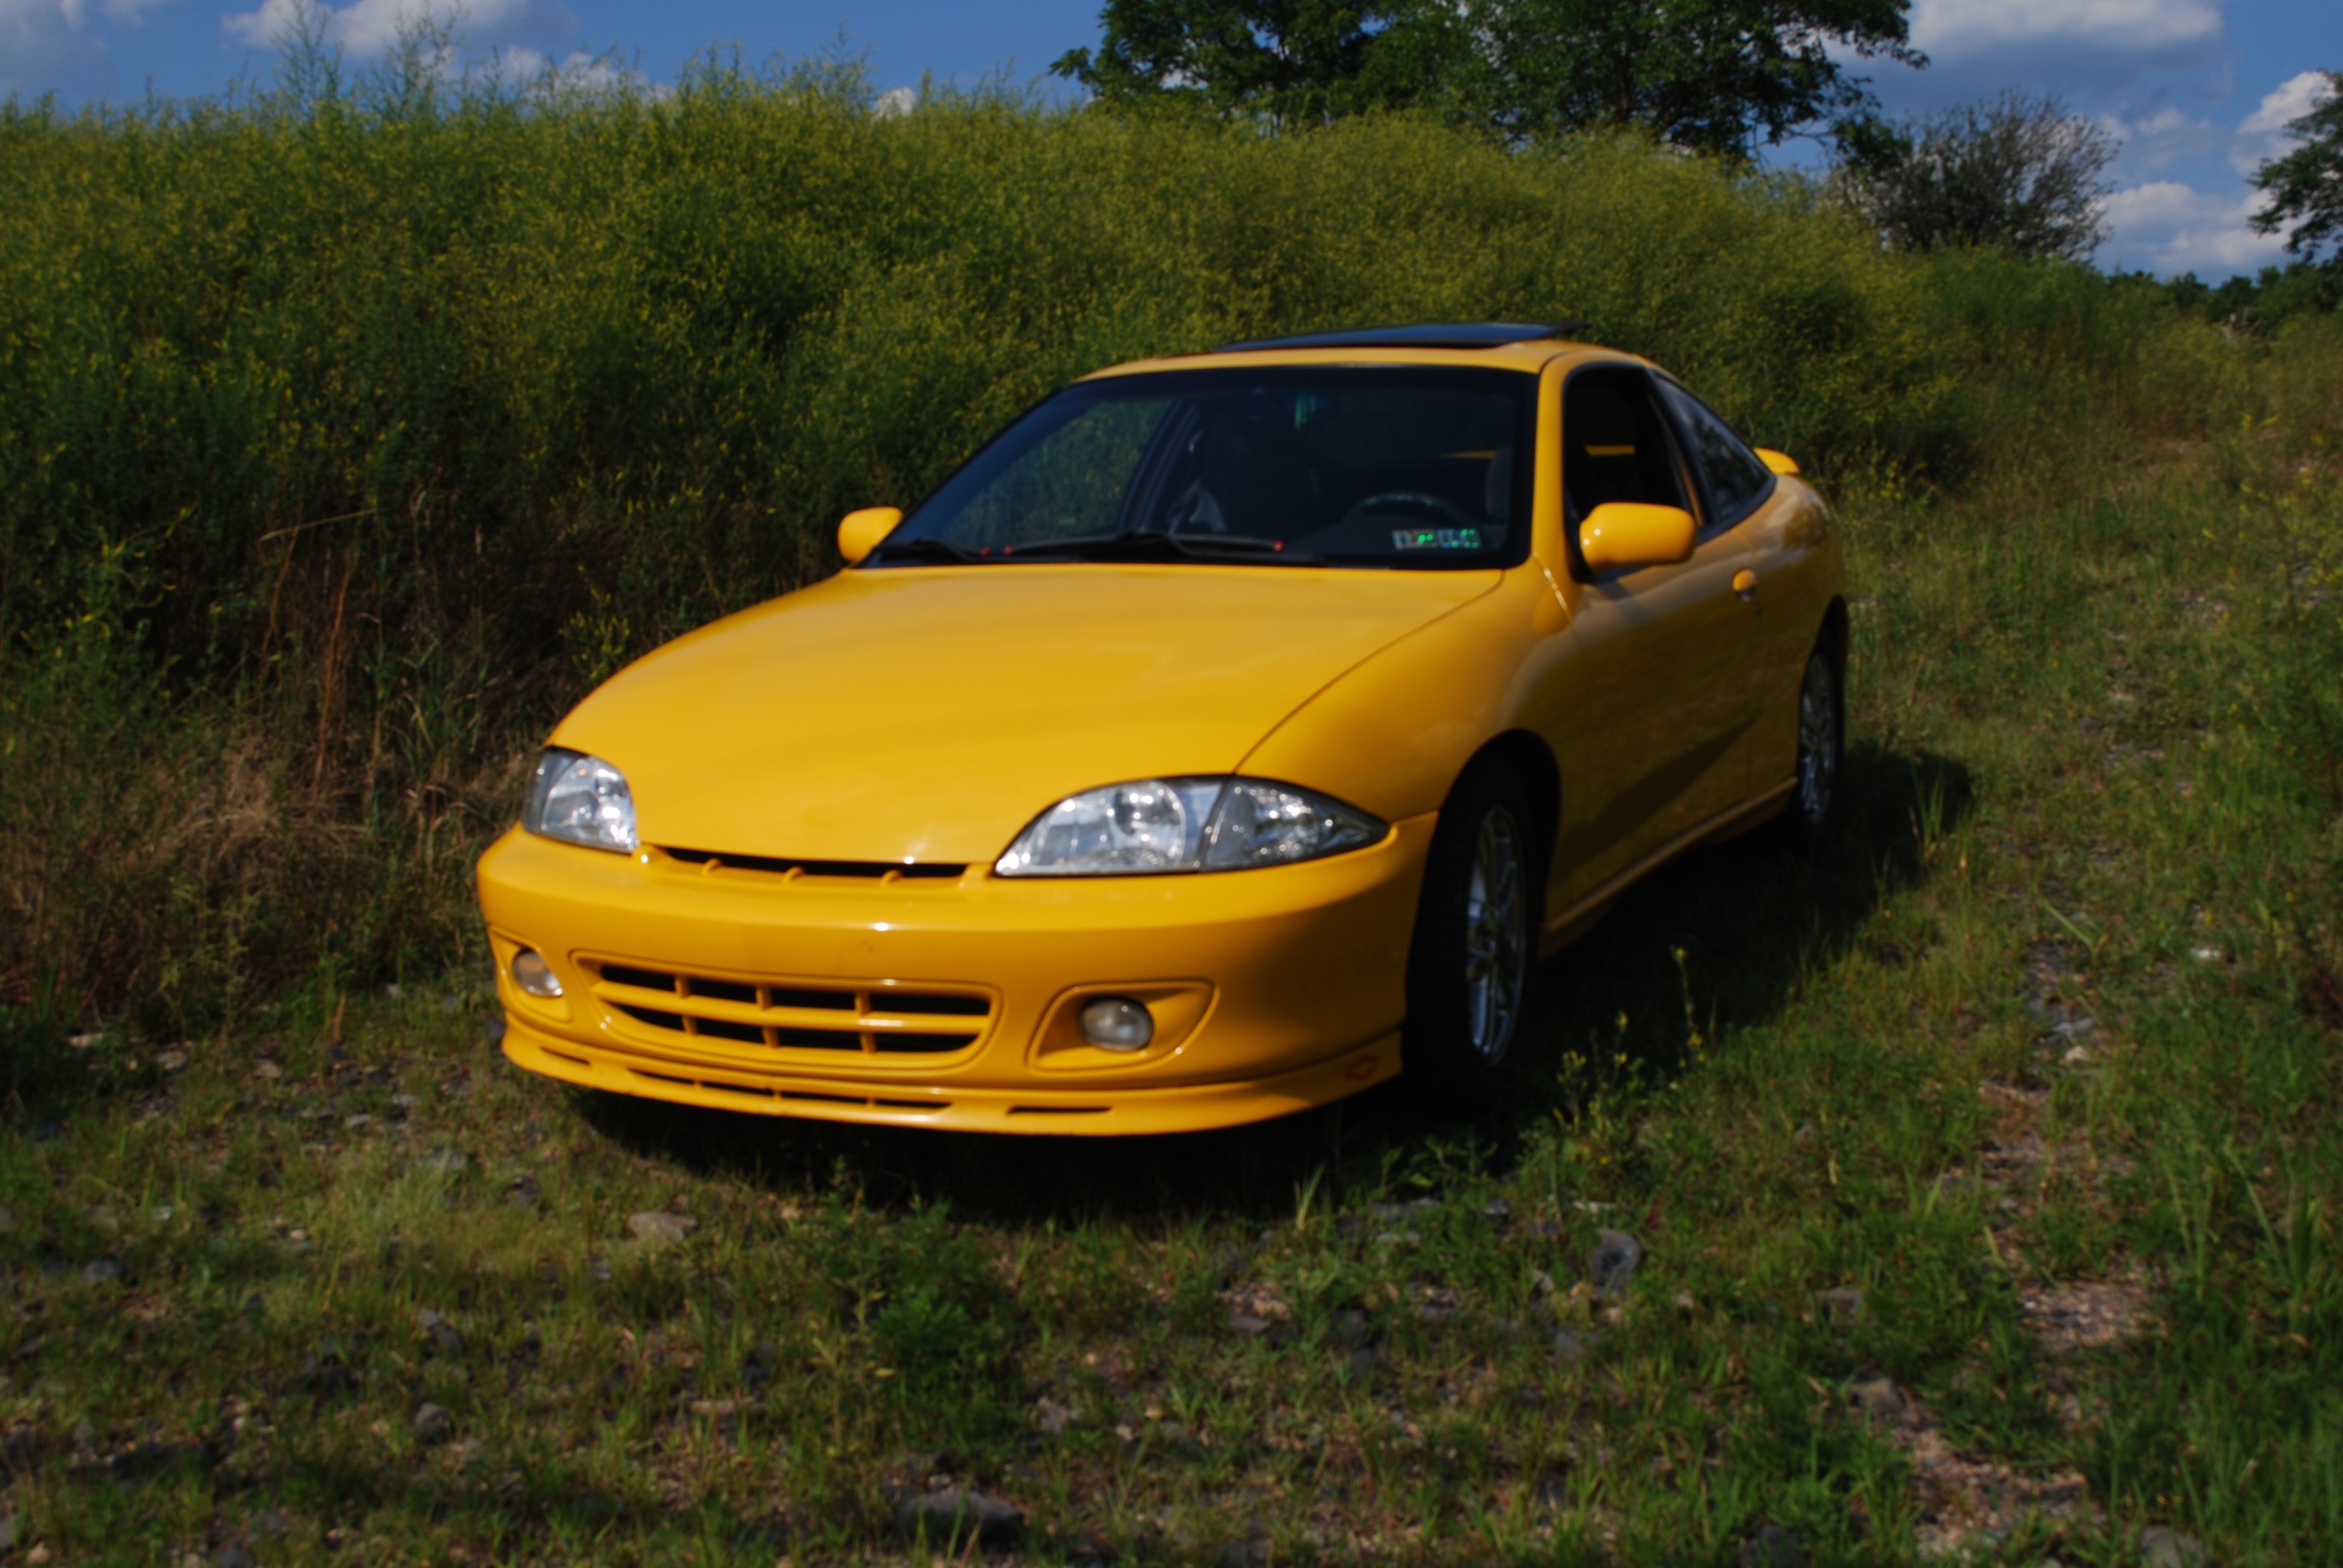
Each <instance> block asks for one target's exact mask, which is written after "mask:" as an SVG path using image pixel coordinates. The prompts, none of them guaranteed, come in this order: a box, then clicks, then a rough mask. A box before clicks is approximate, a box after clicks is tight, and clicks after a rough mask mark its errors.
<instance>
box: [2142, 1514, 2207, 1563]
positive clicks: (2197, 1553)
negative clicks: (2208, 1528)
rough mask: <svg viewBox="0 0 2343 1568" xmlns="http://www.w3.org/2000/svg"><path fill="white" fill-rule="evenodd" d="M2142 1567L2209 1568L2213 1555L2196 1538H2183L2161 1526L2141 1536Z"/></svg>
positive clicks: (2153, 1525)
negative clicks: (2207, 1567) (2207, 1566)
mask: <svg viewBox="0 0 2343 1568" xmlns="http://www.w3.org/2000/svg"><path fill="white" fill-rule="evenodd" d="M2139 1561H2140V1568H2206V1565H2207V1563H2211V1562H2212V1561H2213V1554H2212V1553H2210V1552H2207V1551H2206V1550H2205V1543H2203V1542H2202V1541H2199V1540H2197V1537H2195V1536H2194V1535H2183V1534H2182V1533H2180V1532H2179V1531H2177V1530H2167V1529H2166V1528H2165V1527H2164V1526H2163V1525H2161V1524H2151V1525H2149V1526H2147V1528H2146V1529H2145V1530H2142V1531H2141V1532H2140V1533H2139Z"/></svg>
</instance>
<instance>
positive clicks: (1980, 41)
mask: <svg viewBox="0 0 2343 1568" xmlns="http://www.w3.org/2000/svg"><path fill="white" fill-rule="evenodd" d="M2220 35H2221V7H2220V6H2219V5H2218V4H2217V3H2215V0H1916V3H1915V4H1914V5H1913V7H1912V42H1913V43H1915V44H1916V45H1919V46H1920V47H1921V48H1922V49H1925V50H1926V51H1927V52H1928V53H1929V54H1930V55H1933V56H1937V57H1940V58H1954V57H1957V56H1959V55H1967V54H1976V53H1980V52H1984V51H1986V50H1991V49H1995V48H1997V47H2006V46H2008V45H2029V46H2035V47H2039V46H2040V45H2045V44H2049V43H2053V42H2067V43H2072V44H2079V45H2085V46H2087V47H2089V48H2092V49H2097V50H2104V51H2106V52H2107V53H2110V54H2120V55H2144V54H2153V53H2157V52H2159V51H2163V50H2167V49H2170V48H2172V47H2174V46H2176V45H2185V44H2209V43H2211V42H2212V41H2214V40H2215V39H2217V38H2218V37H2219V36H2220Z"/></svg>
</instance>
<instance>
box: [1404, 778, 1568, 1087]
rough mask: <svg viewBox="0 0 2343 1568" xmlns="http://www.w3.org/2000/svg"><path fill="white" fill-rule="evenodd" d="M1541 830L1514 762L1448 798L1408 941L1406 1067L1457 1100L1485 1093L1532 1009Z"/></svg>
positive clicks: (1466, 780) (1466, 781)
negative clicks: (1412, 938) (1409, 940)
mask: <svg viewBox="0 0 2343 1568" xmlns="http://www.w3.org/2000/svg"><path fill="white" fill-rule="evenodd" d="M1537 843H1538V831H1537V822H1536V818H1535V816H1534V814H1533V812H1532V811H1531V809H1530V802H1529V792H1528V791H1527V790H1526V789H1523V787H1522V782H1521V779H1520V778H1519V777H1518V776H1517V775H1515V774H1514V773H1513V770H1512V769H1508V768H1504V767H1502V766H1489V767H1485V768H1482V769H1476V770H1475V771H1473V773H1471V774H1469V775H1468V776H1467V777H1466V778H1464V779H1463V780H1461V781H1460V782H1459V783H1458V784H1457V786H1456V788H1455V789H1454V790H1453V791H1452V792H1451V794H1450V796H1449V799H1448V802H1447V804H1445V805H1444V806H1443V807H1442V808H1441V810H1440V822H1439V825H1438V826H1437V827H1436V828H1434V829H1433V835H1432V853H1431V858H1430V859H1429V861H1428V862H1427V864H1426V865H1425V868H1424V874H1423V901H1422V902H1421V903H1420V904H1419V905H1418V906H1417V911H1416V921H1415V940H1414V942H1413V945H1412V947H1411V948H1410V950H1409V953H1408V973H1407V1034H1406V1057H1405V1060H1406V1063H1407V1070H1408V1072H1409V1074H1410V1075H1411V1076H1419V1077H1420V1079H1421V1080H1422V1081H1423V1082H1424V1084H1425V1087H1426V1088H1427V1089H1429V1090H1430V1091H1432V1092H1433V1093H1434V1094H1435V1095H1437V1096H1438V1097H1440V1098H1441V1099H1443V1100H1444V1101H1448V1102H1450V1103H1451V1104H1458V1105H1464V1106H1473V1105H1477V1104H1480V1103H1483V1102H1485V1101H1486V1100H1487V1099H1488V1098H1489V1096H1490V1095H1491V1094H1492V1093H1493V1091H1495V1089H1496V1088H1497V1086H1498V1085H1499V1083H1500V1082H1502V1081H1503V1067H1504V1064H1505V1061H1506V1060H1507V1058H1508V1057H1509V1056H1511V1054H1512V1053H1513V1045H1514V1042H1515V1041H1516V1040H1518V1039H1519V1038H1520V1035H1521V1029H1522V1019H1523V1013H1525V1012H1526V1011H1527V1010H1528V1005H1529V991H1530V978H1531V970H1532V966H1533V964H1534V960H1535V959H1536V955H1537V916H1538V889H1539V879H1538V873H1537V862H1538V857H1537V852H1536V846H1537Z"/></svg>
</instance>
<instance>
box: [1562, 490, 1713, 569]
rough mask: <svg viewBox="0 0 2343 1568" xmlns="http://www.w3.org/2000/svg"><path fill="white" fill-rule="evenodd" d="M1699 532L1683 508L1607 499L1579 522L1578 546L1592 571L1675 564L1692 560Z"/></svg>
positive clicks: (1587, 567)
mask: <svg viewBox="0 0 2343 1568" xmlns="http://www.w3.org/2000/svg"><path fill="white" fill-rule="evenodd" d="M1696 531H1697V530H1695V529H1694V527H1693V521H1692V514H1691V513H1690V512H1687V511H1685V510H1684V508H1682V507H1650V506H1645V505H1644V504H1643V503H1642V502H1640V501H1605V502H1604V503H1603V505H1601V506H1599V507H1597V508H1594V510H1593V511H1591V512H1589V513H1587V514H1586V520H1585V521H1584V522H1583V523H1581V524H1579V525H1578V548H1579V549H1580V551H1581V552H1582V553H1584V555H1585V557H1586V569H1587V570H1589V571H1592V572H1607V571H1613V570H1615V569H1617V568H1621V567H1624V568H1629V569H1631V570H1632V569H1633V568H1636V567H1664V566H1673V565H1674V564H1675V563H1676V562H1678V561H1688V560H1690V559H1692V547H1693V537H1694V533H1695V532H1696Z"/></svg>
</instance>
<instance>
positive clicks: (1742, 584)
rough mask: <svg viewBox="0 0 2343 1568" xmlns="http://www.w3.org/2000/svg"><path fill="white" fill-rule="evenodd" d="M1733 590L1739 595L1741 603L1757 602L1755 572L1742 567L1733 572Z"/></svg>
mask: <svg viewBox="0 0 2343 1568" xmlns="http://www.w3.org/2000/svg"><path fill="white" fill-rule="evenodd" d="M1733 591H1734V592H1735V593H1737V594H1739V595H1740V596H1741V602H1742V603H1743V604H1755V603H1756V602H1757V574H1756V573H1755V572H1753V571H1751V570H1750V569H1749V568H1747V567H1743V568H1741V569H1740V570H1739V571H1737V572H1735V573H1734V574H1733Z"/></svg>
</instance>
